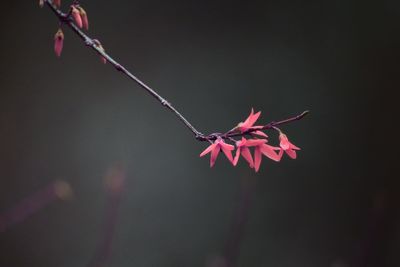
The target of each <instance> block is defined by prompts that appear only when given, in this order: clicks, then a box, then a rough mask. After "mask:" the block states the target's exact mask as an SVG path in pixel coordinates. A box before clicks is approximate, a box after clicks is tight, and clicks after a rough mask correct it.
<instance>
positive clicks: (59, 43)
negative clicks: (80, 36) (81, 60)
mask: <svg viewBox="0 0 400 267" xmlns="http://www.w3.org/2000/svg"><path fill="white" fill-rule="evenodd" d="M63 46H64V33H63V31H62V30H61V29H58V31H57V32H56V34H55V35H54V52H55V53H56V55H57V56H58V57H60V56H61V52H62V50H63Z"/></svg>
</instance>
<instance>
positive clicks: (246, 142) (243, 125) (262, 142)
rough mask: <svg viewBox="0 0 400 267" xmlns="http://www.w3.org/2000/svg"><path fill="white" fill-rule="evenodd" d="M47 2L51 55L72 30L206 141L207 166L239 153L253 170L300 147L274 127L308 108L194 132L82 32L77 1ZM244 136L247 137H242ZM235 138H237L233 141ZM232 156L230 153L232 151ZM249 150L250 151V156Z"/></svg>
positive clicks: (84, 25)
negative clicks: (53, 19) (271, 133)
mask: <svg viewBox="0 0 400 267" xmlns="http://www.w3.org/2000/svg"><path fill="white" fill-rule="evenodd" d="M45 4H46V5H47V6H48V7H49V8H50V9H51V10H52V11H53V12H54V14H55V15H56V16H57V18H58V20H59V24H60V26H59V29H58V30H57V32H56V34H55V36H54V51H55V54H56V55H57V56H58V57H60V56H61V54H62V50H63V47H64V32H63V27H64V26H67V27H69V28H70V29H71V30H72V31H73V32H74V33H76V34H77V35H78V36H79V37H80V38H81V39H82V40H83V41H84V43H85V44H86V45H87V46H88V47H90V48H92V49H93V50H95V52H97V53H98V54H99V55H100V58H101V61H102V62H103V63H104V64H106V63H109V64H111V65H112V66H113V67H114V68H115V69H116V70H117V71H119V72H121V73H123V74H124V75H126V76H127V77H128V78H130V79H131V80H133V81H134V82H136V83H137V84H138V85H139V86H140V87H142V88H143V89H144V90H145V91H147V92H148V93H149V94H150V95H151V96H152V97H154V98H155V99H156V100H157V101H158V102H160V104H162V105H163V106H164V107H166V108H167V109H169V110H170V111H171V112H173V113H174V115H175V116H176V117H177V118H178V119H179V120H180V121H181V122H183V123H184V124H185V126H186V127H187V128H188V129H189V130H190V131H191V132H192V133H193V134H194V137H195V138H196V139H197V140H198V141H206V142H209V143H210V145H209V146H208V147H207V148H206V149H205V150H204V151H203V152H202V153H201V154H200V157H203V156H205V155H206V154H211V156H210V166H211V167H212V166H214V164H215V162H216V160H217V157H218V155H219V152H220V151H221V150H222V152H223V153H224V154H225V156H226V157H227V159H228V160H229V162H231V163H232V165H233V166H236V165H237V163H238V161H239V158H240V156H242V157H243V158H244V159H245V160H246V161H247V162H248V164H249V167H250V168H254V170H255V171H256V172H257V171H258V170H259V169H260V165H261V161H262V156H266V157H267V158H269V159H272V160H274V161H280V160H281V158H282V156H283V154H284V153H286V154H287V155H288V156H289V157H290V158H292V159H295V158H296V156H297V155H296V151H297V150H300V148H298V147H297V146H295V145H294V144H292V143H291V142H290V141H289V139H288V137H287V136H286V135H285V134H284V133H283V132H282V130H281V129H279V128H278V126H280V125H283V124H286V123H289V122H293V121H296V120H300V119H301V118H303V117H304V116H305V115H306V114H308V111H304V112H303V113H301V114H300V115H297V116H294V117H291V118H288V119H285V120H281V121H276V122H275V121H273V122H270V123H268V124H264V125H255V123H256V122H257V120H258V119H259V117H260V115H261V112H260V111H259V112H257V113H254V110H253V109H252V110H251V113H250V115H249V116H248V117H247V118H246V120H244V121H243V122H240V123H239V124H238V125H237V126H235V127H234V128H232V129H231V130H229V131H228V132H225V133H219V132H216V133H211V134H203V133H201V132H200V131H198V130H197V129H196V128H195V127H194V126H193V125H192V124H191V123H190V122H189V121H188V120H187V119H186V118H185V117H184V116H183V115H182V114H181V113H180V112H178V110H177V109H176V108H175V107H174V106H173V105H172V104H171V103H169V102H168V101H167V100H166V99H165V98H163V97H162V96H160V95H159V94H158V93H157V92H156V91H155V90H154V89H152V88H151V87H150V86H148V85H147V84H146V83H144V82H143V81H141V80H140V79H139V78H137V77H136V76H135V75H133V74H132V73H131V72H129V71H128V70H127V69H126V68H125V67H124V66H122V65H121V64H119V63H118V62H117V61H116V60H115V59H113V58H112V57H111V56H110V55H109V54H107V53H106V51H105V49H104V47H103V46H102V44H101V43H100V41H99V40H97V39H93V38H90V37H89V36H88V35H87V34H86V33H85V32H84V31H88V30H89V19H88V15H87V13H86V11H85V9H84V8H83V7H82V6H81V5H80V3H79V1H77V0H74V1H73V2H72V4H71V5H70V6H69V9H68V12H67V13H64V12H62V11H61V9H60V8H61V0H40V1H39V5H40V6H41V7H43V6H44V5H45ZM271 129H272V130H276V131H278V133H279V140H280V144H279V146H271V145H269V144H267V143H268V139H267V138H268V135H267V134H266V133H265V131H267V130H271ZM246 137H247V138H246ZM236 138H240V140H237V139H236ZM235 147H236V153H235V157H233V155H232V152H233V150H235ZM251 149H252V150H254V152H253V155H252V153H251Z"/></svg>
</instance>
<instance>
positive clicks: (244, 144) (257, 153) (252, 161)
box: [200, 109, 300, 172]
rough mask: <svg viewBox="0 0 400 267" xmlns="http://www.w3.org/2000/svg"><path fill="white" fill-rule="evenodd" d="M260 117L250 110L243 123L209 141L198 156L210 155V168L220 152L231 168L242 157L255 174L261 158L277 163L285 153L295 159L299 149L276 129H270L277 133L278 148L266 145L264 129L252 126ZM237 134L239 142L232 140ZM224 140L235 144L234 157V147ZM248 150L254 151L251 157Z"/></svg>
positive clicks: (259, 126)
mask: <svg viewBox="0 0 400 267" xmlns="http://www.w3.org/2000/svg"><path fill="white" fill-rule="evenodd" d="M260 115H261V112H260V111H259V112H257V113H254V110H253V109H252V110H251V113H250V115H249V116H248V117H247V119H246V120H245V121H244V122H240V123H239V124H238V125H237V126H236V127H235V128H233V129H232V130H230V131H229V132H227V133H225V134H221V135H218V136H217V137H216V139H215V141H214V142H211V141H210V140H209V141H210V142H211V145H210V146H208V147H207V148H206V149H205V150H204V151H203V152H202V153H201V154H200V157H203V156H205V155H207V154H209V153H211V156H210V167H213V166H214V164H215V161H216V160H217V157H218V154H219V152H220V151H221V150H222V152H223V153H224V154H225V156H226V157H227V158H228V160H229V162H231V163H232V165H233V166H236V165H237V163H238V161H239V157H240V156H242V157H243V158H244V159H245V160H246V161H247V163H248V164H249V167H250V168H254V170H255V171H256V172H258V170H259V169H260V165H261V161H262V157H263V156H266V157H267V158H270V159H272V160H274V161H277V162H279V161H280V160H281V159H282V156H283V154H284V152H286V154H287V155H288V156H289V157H290V158H292V159H295V158H296V157H297V155H296V150H300V148H298V147H297V146H295V145H294V144H292V143H291V142H290V141H289V139H288V138H287V136H286V135H285V134H284V133H283V132H282V131H281V130H280V129H278V128H277V127H271V128H273V129H275V130H277V131H278V132H279V140H280V143H279V147H277V146H271V145H268V144H267V143H268V139H267V138H268V136H267V134H265V133H264V132H263V131H262V130H263V129H264V130H265V127H264V126H261V125H254V124H255V123H256V121H257V120H258V118H259V117H260ZM238 133H239V135H241V136H242V138H241V140H235V139H234V138H233V136H237V135H238ZM244 135H248V136H250V138H249V139H246V138H245V137H244ZM211 136H212V135H211ZM225 140H229V141H231V142H233V143H234V144H235V146H236V154H235V157H233V156H232V151H233V150H234V149H235V146H234V145H231V144H228V143H226V142H225ZM250 149H253V150H254V152H253V156H252V153H251V151H250Z"/></svg>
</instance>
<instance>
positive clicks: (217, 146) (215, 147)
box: [200, 137, 234, 167]
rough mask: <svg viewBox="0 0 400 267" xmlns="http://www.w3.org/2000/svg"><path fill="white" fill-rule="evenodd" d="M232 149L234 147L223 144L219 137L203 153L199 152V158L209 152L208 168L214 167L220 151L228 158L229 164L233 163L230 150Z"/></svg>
mask: <svg viewBox="0 0 400 267" xmlns="http://www.w3.org/2000/svg"><path fill="white" fill-rule="evenodd" d="M233 149H234V146H232V145H229V144H227V143H225V141H224V140H223V139H222V138H220V137H219V138H218V139H217V140H215V142H214V143H213V144H211V145H210V146H209V147H207V148H206V149H205V150H204V151H203V152H201V154H200V157H203V156H205V155H207V154H208V153H210V152H211V157H210V167H212V166H214V164H215V161H216V160H217V157H218V154H219V152H220V150H222V152H224V154H225V156H226V157H227V158H228V160H229V161H230V162H231V163H233V158H232V150H233Z"/></svg>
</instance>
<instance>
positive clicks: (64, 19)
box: [44, 0, 308, 141]
mask: <svg viewBox="0 0 400 267" xmlns="http://www.w3.org/2000/svg"><path fill="white" fill-rule="evenodd" d="M44 2H45V3H46V5H47V6H48V7H49V8H50V9H51V10H52V11H53V12H54V14H55V15H56V16H57V18H58V19H59V21H60V23H61V24H65V25H67V26H68V27H69V28H70V29H71V30H72V31H73V32H74V33H76V34H77V35H78V36H79V37H80V38H81V39H82V40H83V41H84V43H85V44H86V45H87V46H88V47H90V48H92V49H93V50H94V51H95V52H96V53H98V54H99V55H100V56H101V57H102V58H104V59H105V60H106V61H107V62H108V63H110V64H111V65H112V66H114V68H115V69H116V70H117V71H119V72H121V73H123V74H124V75H125V76H127V77H128V78H129V79H131V80H132V81H134V82H136V83H137V84H138V85H139V86H140V87H142V88H143V89H144V90H145V91H146V92H147V93H149V94H150V95H151V96H152V97H153V98H155V99H156V100H157V101H158V102H159V103H160V104H161V105H163V106H164V107H166V108H167V109H169V110H170V111H171V112H173V113H174V114H175V116H176V117H177V118H178V119H179V120H180V121H181V122H183V123H184V124H185V126H186V127H187V128H188V129H189V130H190V131H191V132H192V133H193V134H194V136H195V138H196V139H197V140H199V141H214V140H216V139H217V138H219V137H220V138H222V139H231V138H233V137H238V136H244V135H248V134H251V133H252V132H254V131H257V130H260V129H248V130H246V131H245V132H237V131H234V130H231V131H229V132H226V133H212V134H209V135H205V134H203V133H201V132H200V131H199V130H197V129H196V128H195V127H194V126H193V125H192V124H191V123H190V122H189V121H188V120H187V119H186V118H185V117H184V116H183V115H182V114H181V113H180V112H179V111H178V110H177V109H176V108H175V107H174V106H173V105H172V104H171V103H170V102H168V101H167V100H166V99H165V98H163V97H162V96H161V95H159V94H158V93H157V92H156V91H155V90H154V89H152V88H151V87H150V86H148V85H147V84H146V83H144V82H143V81H142V80H140V79H139V78H138V77H136V76H135V75H133V74H132V73H131V72H130V71H129V70H127V69H126V68H125V67H124V66H123V65H121V64H120V63H119V62H117V61H116V60H115V59H114V58H112V57H111V56H110V55H109V54H108V53H106V52H105V50H104V49H103V48H102V46H101V45H99V42H98V41H97V40H96V39H93V38H91V37H89V36H88V35H87V34H86V33H84V32H83V31H82V30H81V29H80V28H79V27H78V26H77V25H76V24H75V22H74V20H73V18H72V16H71V12H69V13H64V12H62V11H61V10H60V9H59V8H57V6H56V5H54V1H52V0H44ZM73 5H78V1H76V0H75V1H74V2H73ZM307 113H308V111H305V112H303V113H301V114H300V115H298V116H295V117H292V118H288V119H285V120H281V121H278V122H270V123H268V124H267V125H265V126H263V128H262V130H268V129H271V128H273V127H277V126H278V125H282V124H285V123H289V122H293V121H296V120H300V119H301V118H303V117H304V116H305V115H306V114H307Z"/></svg>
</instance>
